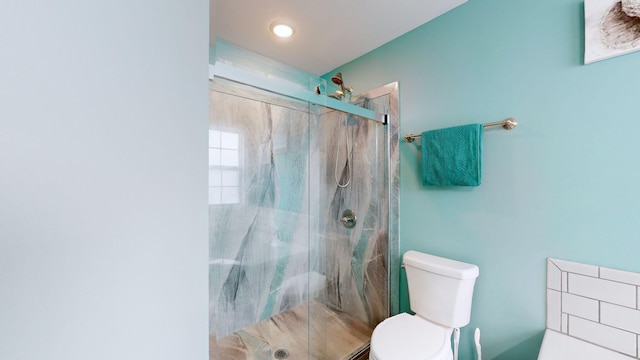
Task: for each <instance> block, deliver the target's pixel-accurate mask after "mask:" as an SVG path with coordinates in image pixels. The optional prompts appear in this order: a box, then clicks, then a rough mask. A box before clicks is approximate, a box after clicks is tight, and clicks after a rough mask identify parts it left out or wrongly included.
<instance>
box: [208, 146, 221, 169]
mask: <svg viewBox="0 0 640 360" xmlns="http://www.w3.org/2000/svg"><path fill="white" fill-rule="evenodd" d="M209 165H218V166H220V165H222V161H221V155H220V149H212V148H209Z"/></svg>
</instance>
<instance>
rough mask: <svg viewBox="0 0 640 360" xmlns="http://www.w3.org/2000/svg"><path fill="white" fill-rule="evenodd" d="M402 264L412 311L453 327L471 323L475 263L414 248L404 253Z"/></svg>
mask: <svg viewBox="0 0 640 360" xmlns="http://www.w3.org/2000/svg"><path fill="white" fill-rule="evenodd" d="M403 265H404V267H405V270H406V272H407V284H408V286H409V304H410V306H411V310H412V311H413V312H415V313H416V314H417V315H419V316H421V317H423V318H425V319H427V320H429V321H432V322H435V323H437V324H440V325H442V326H446V327H450V328H459V327H463V326H465V325H467V324H468V323H469V321H470V319H471V301H472V299H473V287H474V285H475V283H476V278H477V277H478V274H479V273H480V270H479V269H478V267H477V266H476V265H472V264H467V263H463V262H460V261H455V260H451V259H446V258H442V257H438V256H434V255H429V254H424V253H420V252H417V251H413V250H411V251H407V252H406V253H404V256H403Z"/></svg>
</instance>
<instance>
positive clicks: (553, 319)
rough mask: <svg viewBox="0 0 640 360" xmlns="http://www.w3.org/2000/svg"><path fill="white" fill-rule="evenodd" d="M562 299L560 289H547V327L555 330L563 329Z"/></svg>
mask: <svg viewBox="0 0 640 360" xmlns="http://www.w3.org/2000/svg"><path fill="white" fill-rule="evenodd" d="M561 299H562V298H561V297H560V292H559V291H555V290H550V289H547V328H549V329H552V330H555V331H560V330H561V319H560V313H561V312H562V308H561V306H562V300H561Z"/></svg>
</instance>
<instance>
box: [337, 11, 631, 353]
mask: <svg viewBox="0 0 640 360" xmlns="http://www.w3.org/2000/svg"><path fill="white" fill-rule="evenodd" d="M583 16H584V12H583V2H582V1H576V0H539V1H526V2H525V1H513V0H511V1H507V0H501V1H498V0H492V1H489V0H470V2H468V3H466V4H465V5H463V6H461V7H459V8H457V9H455V10H453V11H451V12H449V13H447V14H445V15H443V16H441V17H439V18H437V19H435V20H434V21H432V22H430V23H428V24H426V25H424V26H422V27H420V28H418V29H416V30H414V31H412V32H410V33H408V34H406V35H404V36H402V37H400V38H398V39H396V40H394V41H392V42H390V43H388V44H386V45H384V46H382V47H380V48H378V49H376V50H375V51H373V52H371V53H369V54H367V55H365V56H363V57H361V58H359V59H357V60H355V61H353V62H351V63H349V64H346V65H344V66H343V67H341V68H339V69H337V70H340V71H342V73H343V75H344V80H345V83H346V84H347V85H349V86H353V87H354V89H355V93H358V92H360V91H364V90H367V89H371V88H375V87H377V86H380V85H383V84H387V83H390V82H392V81H396V80H397V81H399V84H400V98H401V106H400V111H401V120H400V121H401V133H402V134H405V133H409V132H421V131H424V130H429V129H435V128H441V127H447V126H453V125H459V124H466V123H472V122H491V121H497V120H502V119H504V118H506V117H511V116H513V117H516V118H517V119H518V120H519V121H520V125H519V126H518V127H517V128H516V129H515V130H512V131H505V130H503V129H501V128H490V129H487V130H486V133H485V137H484V157H483V166H484V169H483V183H482V185H481V186H480V187H478V188H425V187H423V186H422V185H421V183H420V156H419V153H418V148H417V147H416V146H415V145H414V144H407V143H404V142H403V143H402V144H401V159H400V161H401V175H400V180H401V185H400V194H401V215H400V229H401V234H400V238H401V240H400V241H401V244H400V249H401V253H403V252H405V251H407V250H409V249H415V250H419V251H423V252H428V253H432V254H436V255H440V256H446V257H450V258H454V259H458V260H462V261H467V262H471V263H474V264H477V265H478V266H479V267H480V277H479V279H478V281H477V284H476V290H475V298H474V304H473V315H472V322H471V324H470V325H469V326H468V327H466V328H465V329H463V338H462V341H461V348H462V354H461V357H460V359H461V360H466V359H475V355H473V354H474V353H475V351H472V339H471V338H472V333H473V329H474V328H475V327H480V328H481V331H482V350H483V358H484V359H485V360H486V359H519V360H526V359H535V358H536V356H537V351H538V348H539V345H540V342H541V340H542V332H543V330H544V327H545V258H546V257H556V258H561V259H568V260H573V261H578V262H586V263H592V264H596V265H602V266H607V267H613V268H618V269H623V270H629V271H639V272H640V261H638V253H639V252H638V249H640V241H639V239H638V235H637V234H638V230H637V224H638V220H637V219H638V214H640V191H638V190H637V189H636V186H638V184H640V166H638V164H639V163H640V161H638V155H639V154H640V139H639V138H638V134H640V115H639V112H638V110H637V104H638V103H639V102H640V67H639V65H640V52H638V53H633V54H629V55H624V56H620V57H616V58H613V59H610V60H606V61H603V62H598V63H594V64H591V65H587V66H585V65H583V60H582V58H583V52H584V45H583V44H584V35H583V26H584V20H583ZM402 282H403V284H404V279H402ZM401 298H402V304H401V309H402V310H408V301H407V297H406V285H404V286H403V290H402V291H401Z"/></svg>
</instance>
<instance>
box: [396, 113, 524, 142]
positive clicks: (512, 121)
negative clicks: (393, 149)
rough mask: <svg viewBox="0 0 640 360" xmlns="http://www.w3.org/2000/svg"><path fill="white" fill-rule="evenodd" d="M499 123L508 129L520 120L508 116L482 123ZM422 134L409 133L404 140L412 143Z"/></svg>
mask: <svg viewBox="0 0 640 360" xmlns="http://www.w3.org/2000/svg"><path fill="white" fill-rule="evenodd" d="M497 125H502V127H503V128H505V129H507V130H511V129H513V128H515V127H516V126H518V120H516V119H514V118H507V119H504V120H502V121H495V122H490V123H486V124H482V126H483V127H489V126H497ZM420 136H422V134H407V135H405V136H404V140H405V141H406V142H408V143H411V142H414V141H415V140H416V138H417V137H420Z"/></svg>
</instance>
